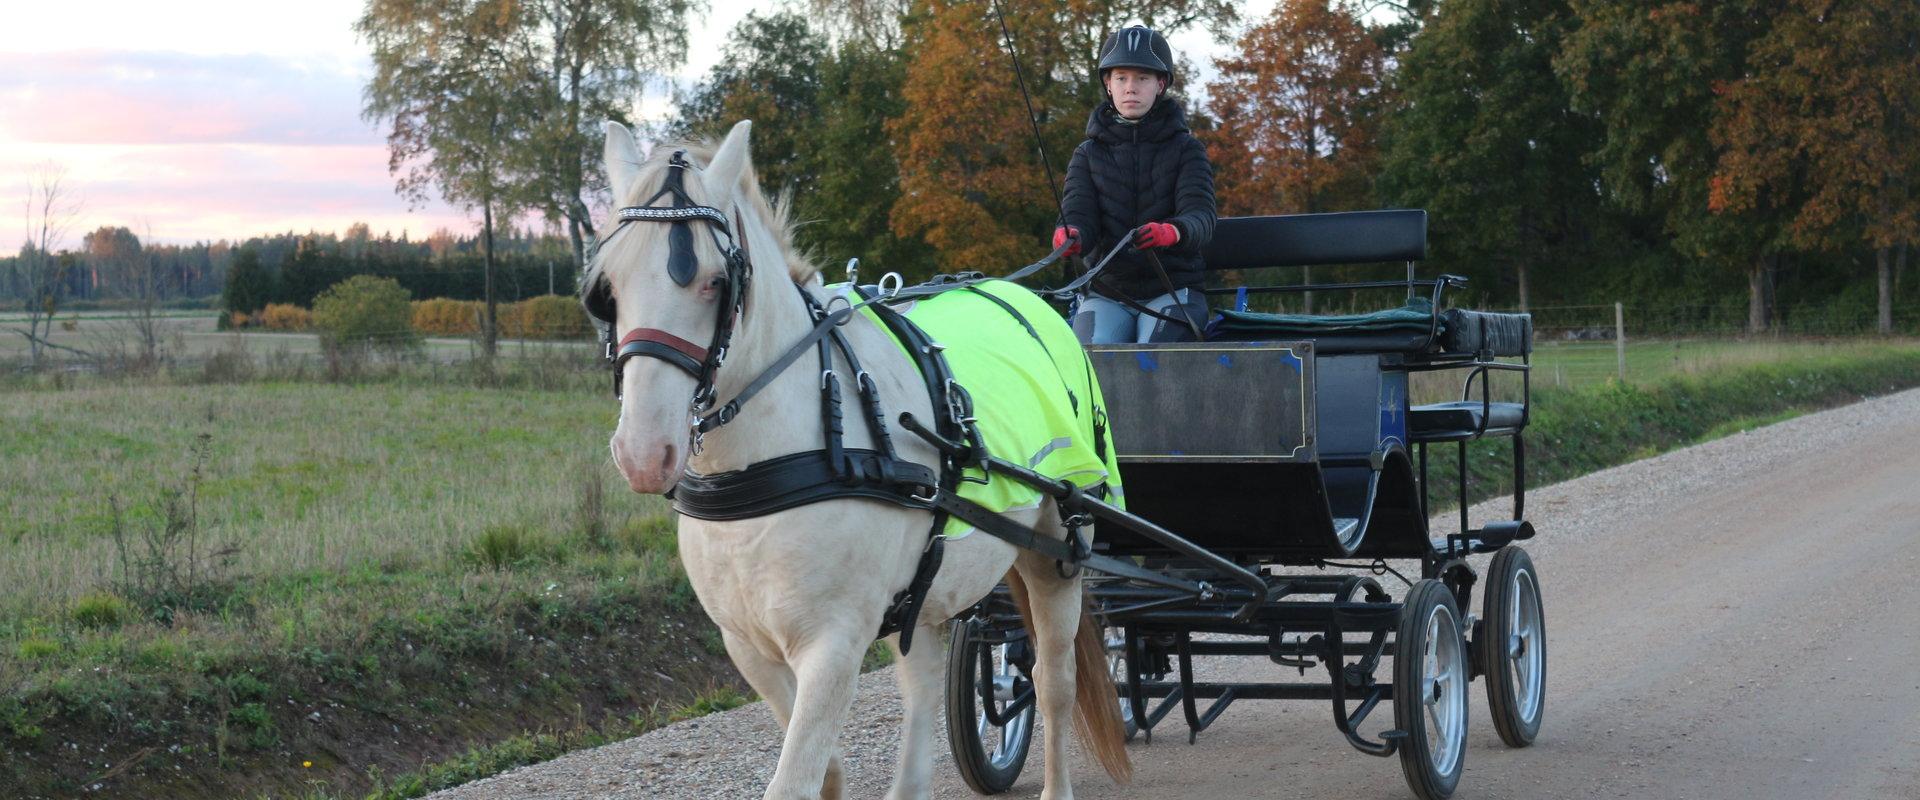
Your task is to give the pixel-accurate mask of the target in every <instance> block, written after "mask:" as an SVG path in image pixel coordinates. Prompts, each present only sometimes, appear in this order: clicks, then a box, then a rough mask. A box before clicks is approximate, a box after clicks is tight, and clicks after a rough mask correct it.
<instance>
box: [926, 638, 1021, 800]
mask: <svg viewBox="0 0 1920 800" xmlns="http://www.w3.org/2000/svg"><path fill="white" fill-rule="evenodd" d="M1016 630H1017V628H1016ZM990 632H992V630H991V628H989V627H988V625H987V622H986V621H985V620H983V619H981V618H979V617H971V618H968V619H964V620H961V621H959V622H957V623H955V624H954V626H953V640H952V642H951V643H950V644H949V645H948V647H947V742H948V744H949V745H950V746H951V747H952V748H953V760H954V763H955V764H957V765H958V766H959V767H960V777H961V779H962V780H965V781H966V782H967V786H969V787H971V788H972V789H973V790H974V791H975V792H979V793H980V794H999V793H1000V792H1004V791H1006V790H1007V789H1009V788H1012V787H1013V782H1014V781H1015V780H1017V779H1018V778H1019V777H1020V769H1021V768H1022V767H1024V766H1026V764H1027V748H1028V746H1029V745H1031V744H1032V743H1033V718H1034V701H1033V697H1034V694H1033V681H1032V679H1030V678H1028V677H1027V674H1026V672H1025V671H1024V670H1023V669H1022V667H1021V665H1022V663H1023V662H1025V663H1031V661H1032V655H1031V653H1032V650H1031V649H1030V646H1029V644H1028V643H1027V641H1026V639H1025V638H1015V639H1014V640H1013V641H1009V642H1004V643H993V642H987V641H982V640H981V638H982V636H981V635H982V634H984V633H990ZM994 638H996V639H998V638H1001V637H994ZM983 654H984V660H985V661H986V667H987V669H986V670H984V671H983V670H982V669H981V661H982V658H983ZM983 691H984V692H985V693H986V694H987V696H988V697H991V698H992V708H993V711H994V715H995V716H1002V712H1004V711H1005V710H1006V709H1007V708H1008V707H1009V706H1012V705H1013V704H1014V703H1015V702H1016V701H1018V700H1020V699H1022V698H1025V699H1026V707H1025V708H1023V709H1021V710H1020V711H1018V712H1017V713H1015V714H1013V715H1012V716H1011V717H1004V716H1003V718H1002V719H1001V722H1002V723H1003V724H999V725H996V724H994V722H993V720H991V719H989V718H988V716H987V714H986V709H985V708H984V707H983V706H982V705H981V694H982V692H983Z"/></svg>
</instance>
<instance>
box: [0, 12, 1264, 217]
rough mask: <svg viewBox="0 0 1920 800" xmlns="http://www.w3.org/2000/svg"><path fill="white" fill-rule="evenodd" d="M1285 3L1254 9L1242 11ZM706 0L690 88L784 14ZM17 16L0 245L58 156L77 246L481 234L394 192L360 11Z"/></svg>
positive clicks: (1, 62)
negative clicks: (115, 238)
mask: <svg viewBox="0 0 1920 800" xmlns="http://www.w3.org/2000/svg"><path fill="white" fill-rule="evenodd" d="M1272 2H1273V0H1258V1H1257V2H1252V3H1246V4H1243V8H1242V11H1241V15H1242V18H1243V19H1247V18H1251V17H1254V16H1256V15H1260V14H1264V13H1265V12H1266V11H1267V10H1268V9H1270V8H1271V7H1272ZM710 5H711V7H712V10H711V11H710V12H709V13H706V14H702V15H699V17H698V19H697V20H696V23H695V25H696V27H695V29H694V30H693V31H692V36H693V41H692V43H691V44H692V46H691V48H690V58H689V63H688V64H686V65H685V66H684V67H683V68H682V69H681V70H680V73H679V75H678V76H677V77H678V79H680V80H683V81H690V80H693V79H696V78H697V77H698V76H700V75H703V74H705V73H706V71H707V69H708V68H709V67H711V66H712V65H713V62H714V61H715V60H717V58H718V56H719V50H720V45H721V44H722V43H723V42H724V41H725V37H726V34H727V32H728V31H729V30H731V29H732V28H733V26H734V24H735V23H737V22H738V21H739V20H740V18H741V17H743V16H745V14H746V13H747V11H749V10H751V9H755V8H760V9H768V8H773V7H776V6H778V5H779V3H778V0H754V2H738V1H737V0H736V1H735V2H729V1H728V0H711V1H710ZM12 6H13V7H12V8H10V9H9V10H8V12H7V14H6V17H7V19H6V22H7V24H6V25H4V26H0V198H4V199H5V202H4V204H0V209H4V211H5V213H4V214H0V251H4V252H11V251H12V250H14V249H15V247H17V244H18V243H19V242H22V241H25V239H26V236H25V232H24V222H25V220H24V215H23V214H22V211H23V205H22V201H23V200H24V198H25V194H26V190H27V185H28V182H29V180H30V179H31V178H32V176H34V175H35V174H36V173H37V172H38V171H39V170H40V168H41V166H42V165H45V164H49V163H51V164H55V165H58V166H59V167H62V168H64V169H65V171H66V185H67V186H69V187H71V188H72V189H73V190H75V192H76V193H77V195H78V196H79V198H80V199H81V201H82V203H83V209H82V211H81V215H80V218H79V221H78V224H76V225H75V226H74V231H73V233H72V235H71V237H70V238H71V239H72V241H71V242H70V243H69V244H77V242H78V239H79V236H80V234H81V233H83V232H85V231H90V230H92V229H94V228H96V227H99V226H101V225H125V226H127V227H129V228H132V229H133V230H134V232H135V233H136V234H138V235H141V236H142V238H151V239H154V240H158V241H163V242H176V243H177V242H190V241H195V240H213V239H223V238H224V239H234V238H242V237H246V236H251V235H256V234H261V233H268V232H274V231H289V230H291V231H299V232H306V231H309V230H319V231H338V230H342V229H344V228H346V226H347V225H348V224H350V223H352V222H366V223H368V224H369V225H371V226H372V228H373V231H374V232H375V233H376V234H378V233H380V232H382V231H390V232H392V233H393V234H394V235H396V236H397V235H399V234H400V233H401V232H402V231H406V232H408V233H410V234H411V235H412V236H413V237H414V238H419V237H421V236H424V235H426V234H428V233H431V232H432V231H433V230H435V229H436V228H440V227H447V228H451V229H454V230H468V229H471V228H472V227H474V225H475V222H474V221H473V220H474V219H475V218H476V215H470V214H467V213H465V212H463V211H462V210H460V209H455V208H450V207H448V206H446V205H444V204H442V203H438V202H436V203H433V204H430V205H428V206H426V207H422V208H409V207H408V204H407V202H406V201H405V200H402V199H401V198H399V197H398V196H396V195H395V194H394V192H393V179H392V178H391V176H389V175H388V174H387V151H386V143H385V134H384V131H383V130H382V129H380V128H378V127H376V126H375V125H374V124H372V123H369V122H366V121H365V120H362V119H361V117H360V90H361V87H362V86H363V85H365V83H366V80H367V78H368V76H369V75H370V74H371V72H372V66H371V64H370V62H369V61H368V58H367V53H366V47H365V45H363V44H362V43H361V42H359V41H358V40H357V39H356V38H355V37H354V34H353V28H352V26H353V22H354V20H355V19H356V18H357V17H358V16H359V14H360V13H361V10H362V9H363V8H364V2H362V0H309V2H303V3H262V2H258V0H247V1H246V2H240V1H239V0H188V2H185V3H152V2H139V3H134V2H117V1H115V2H98V1H96V0H64V1H62V0H54V1H53V2H31V3H16V4H12ZM1174 46H1175V48H1176V49H1177V50H1181V51H1183V52H1187V53H1189V54H1190V55H1189V57H1190V58H1192V59H1193V60H1194V61H1195V62H1197V63H1200V64H1202V65H1203V67H1204V66H1205V65H1206V64H1207V61H1208V58H1210V57H1211V56H1212V55H1215V54H1217V51H1219V50H1220V49H1221V48H1220V47H1219V46H1218V45H1216V44H1215V43H1213V42H1212V41H1211V40H1210V37H1208V36H1207V35H1205V34H1204V33H1191V34H1187V35H1183V36H1178V37H1175V39H1174ZM1194 77H1196V78H1199V77H1202V76H1194ZM1196 83H1197V81H1196ZM639 108H640V111H641V113H643V114H645V115H647V116H658V115H660V114H662V113H664V111H665V108H666V104H665V102H664V101H663V96H659V95H656V96H652V97H650V98H648V99H646V100H644V101H642V102H641V104H640V107H639Z"/></svg>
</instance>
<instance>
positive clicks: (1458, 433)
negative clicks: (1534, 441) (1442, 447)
mask: <svg viewBox="0 0 1920 800" xmlns="http://www.w3.org/2000/svg"><path fill="white" fill-rule="evenodd" d="M1526 421H1527V407H1526V404H1524V403H1482V402H1480V401H1479V400H1455V401H1453V402H1450V403H1432V404H1429V405H1423V406H1414V407H1413V408H1410V409H1408V410H1407V433H1408V434H1409V435H1411V436H1412V437H1413V439H1414V441H1427V442H1432V441H1453V440H1456V439H1472V438H1476V437H1479V436H1483V435H1487V434H1495V435H1499V434H1506V433H1512V432H1514V431H1517V430H1519V429H1520V428H1521V427H1522V426H1524V425H1525V424H1526Z"/></svg>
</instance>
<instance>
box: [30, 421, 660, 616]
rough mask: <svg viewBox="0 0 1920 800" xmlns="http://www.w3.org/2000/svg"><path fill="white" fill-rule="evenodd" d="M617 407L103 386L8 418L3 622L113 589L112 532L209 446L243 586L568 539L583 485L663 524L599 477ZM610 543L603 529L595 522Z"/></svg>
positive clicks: (207, 513)
mask: <svg viewBox="0 0 1920 800" xmlns="http://www.w3.org/2000/svg"><path fill="white" fill-rule="evenodd" d="M616 413H617V410H616V408H615V407H614V405H613V404H612V402H611V401H609V400H607V399H606V398H604V397H600V396H589V395H586V394H584V393H557V392H536V391H500V390H478V389H457V388H432V389H425V388H421V387H409V386H404V385H379V386H359V387H354V386H333V385H324V384H259V385H218V386H158V385H139V384H118V385H114V384H102V385H97V386H95V387H94V388H87V389H82V390H72V391H29V392H17V393H11V394H8V395H7V400H6V403H5V404H4V407H0V429H4V430H6V431H8V432H9V435H8V436H6V437H4V439H3V440H0V474H4V475H6V476H7V478H6V483H5V487H4V489H3V490H0V497H3V498H4V500H5V505H6V507H7V511H8V513H7V514H6V515H5V516H4V517H0V541H4V542H6V543H7V546H8V550H9V557H8V558H6V559H4V560H0V609H5V608H12V609H20V608H21V607H22V606H23V605H32V604H37V603H45V602H49V601H51V602H64V601H66V600H67V599H69V598H72V597H76V596H78V595H79V594H81V593H83V592H84V591H86V590H87V589H89V588H91V587H94V586H98V585H102V584H104V583H105V582H107V581H109V580H110V579H111V578H113V577H114V576H113V574H112V573H113V570H114V568H115V564H116V558H115V554H114V546H113V540H112V535H111V534H112V531H113V529H114V527H115V525H116V520H115V515H114V513H113V511H112V509H113V507H114V506H116V505H117V506H118V507H119V508H121V509H123V510H124V511H123V512H122V515H121V519H120V521H119V523H118V524H120V525H121V526H138V525H140V524H143V523H144V522H146V521H150V520H152V519H153V518H154V517H155V515H156V513H157V508H158V502H157V499H158V497H159V493H160V491H161V490H162V488H163V487H165V486H168V485H172V484H177V483H178V482H179V481H180V480H181V479H182V476H184V475H186V474H187V472H188V470H189V468H190V459H191V453H190V446H191V444H192V442H193V440H194V437H195V436H196V435H199V434H202V433H207V434H211V436H212V453H211V458H210V460H209V463H208V465H207V467H206V469H205V478H204V480H203V483H202V485H201V487H200V516H201V520H202V528H203V532H204V533H203V535H204V536H205V537H206V539H208V540H209V541H212V542H219V543H222V544H231V545H235V546H237V547H238V551H239V552H238V556H237V560H236V561H235V563H234V564H233V569H234V570H235V571H236V572H239V573H243V574H249V575H276V574H286V573H293V572H305V571H309V570H323V571H331V570H344V569H347V568H349V567H353V566H356V565H361V564H383V563H405V562H409V561H432V560H434V559H438V558H442V557H444V556H446V555H447V554H448V553H454V552H459V551H461V550H462V549H463V548H466V547H468V546H469V545H470V543H471V542H472V541H473V540H475V539H476V538H478V537H479V536H480V535H481V534H482V533H484V532H485V531H488V530H490V529H520V530H526V531H531V532H533V533H532V534H531V535H559V534H564V533H569V532H571V531H570V528H571V526H575V525H581V524H584V523H583V522H582V521H581V520H580V519H579V514H578V510H577V509H578V506H579V505H580V502H581V500H582V495H583V493H586V490H584V489H583V483H585V482H587V481H594V482H597V483H599V484H600V485H599V486H598V487H597V488H598V493H599V494H600V496H602V497H606V498H610V502H608V503H607V506H608V507H609V508H610V509H612V511H611V513H613V514H616V515H620V516H640V515H650V514H657V513H660V512H662V511H663V510H664V508H663V507H662V505H661V504H660V503H659V501H658V500H657V499H654V498H648V499H647V500H646V501H643V500H642V499H640V498H636V497H634V496H633V495H632V494H631V493H628V492H626V491H625V490H624V487H623V486H620V485H618V484H617V478H616V476H615V474H614V472H613V470H612V468H611V467H610V466H609V465H607V464H606V463H605V458H606V457H605V452H606V451H605V443H606V437H607V434H608V433H609V432H610V431H611V430H612V428H613V424H614V420H615V415H616ZM602 525H603V529H604V527H605V523H604V522H603V523H602Z"/></svg>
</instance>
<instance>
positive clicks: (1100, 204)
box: [1063, 98, 1215, 300]
mask: <svg viewBox="0 0 1920 800" xmlns="http://www.w3.org/2000/svg"><path fill="white" fill-rule="evenodd" d="M1119 117H1120V115H1119V113H1118V112H1116V111H1114V109H1113V103H1112V101H1108V102H1104V103H1101V104H1100V107H1099V108H1095V109H1094V110H1093V115H1092V116H1090V117H1089V118H1088V119H1087V140H1086V141H1084V142H1081V143H1080V147H1079V148H1077V149H1075V150H1074V151H1073V162H1072V163H1071V164H1069V165H1068V166H1067V193H1066V198H1065V202H1064V209H1063V210H1064V211H1065V213H1066V217H1067V224H1068V225H1072V226H1074V227H1077V228H1079V229H1080V235H1081V237H1082V249H1083V251H1084V252H1085V253H1086V256H1085V257H1086V260H1087V264H1088V265H1089V266H1091V265H1093V264H1097V263H1099V261H1100V258H1101V257H1102V256H1105V255H1106V251H1107V250H1108V249H1109V248H1111V247H1113V244H1114V243H1115V242H1118V241H1120V238H1121V237H1123V236H1125V235H1127V231H1130V230H1133V229H1134V228H1137V227H1139V226H1141V225H1145V224H1146V223H1149V222H1167V223H1172V224H1173V226H1174V227H1176V228H1179V229H1180V241H1179V243H1177V244H1175V245H1173V246H1172V247H1164V248H1160V249H1159V250H1158V251H1156V252H1157V253H1158V254H1159V256H1160V263H1161V265H1162V266H1164V267H1166V270H1167V277H1168V278H1169V279H1171V280H1172V282H1173V286H1174V288H1176V289H1179V288H1185V287H1198V286H1200V285H1201V284H1202V283H1203V282H1204V281H1205V273H1206V267H1205V266H1204V265H1202V263H1201V260H1200V252H1201V250H1203V249H1204V248H1205V247H1206V246H1207V242H1208V241H1211V240H1212V239H1213V223H1214V217H1215V212H1214V200H1213V164H1212V163H1211V162H1209V161H1207V149H1206V147H1205V146H1204V145H1202V144H1200V140H1198V139H1195V138H1193V134H1191V133H1188V132H1187V115H1186V112H1185V111H1184V110H1182V109H1181V108H1180V103H1179V101H1176V100H1174V99H1172V98H1165V99H1162V100H1161V101H1160V102H1158V103H1156V104H1154V107H1153V109H1152V110H1150V111H1148V112H1147V115H1146V116H1145V117H1142V118H1141V119H1140V121H1139V122H1138V123H1133V124H1128V123H1123V122H1120V121H1119ZM1101 275H1102V277H1103V278H1105V279H1106V281H1107V282H1108V283H1109V284H1111V285H1112V286H1114V287H1115V288H1117V289H1119V290H1120V291H1122V292H1124V293H1126V294H1127V296H1129V297H1132V298H1134V299H1136V300H1146V299H1149V298H1153V297H1156V296H1158V295H1162V294H1165V293H1166V291H1167V290H1166V288H1165V286H1164V285H1162V284H1161V282H1160V276H1159V275H1158V274H1156V273H1155V272H1154V270H1153V266H1152V265H1151V264H1149V263H1148V262H1147V259H1146V257H1145V256H1144V255H1141V254H1140V253H1135V252H1122V253H1121V254H1119V255H1117V256H1114V258H1113V263H1111V264H1108V265H1107V269H1106V271H1105V272H1103V273H1101Z"/></svg>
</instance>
